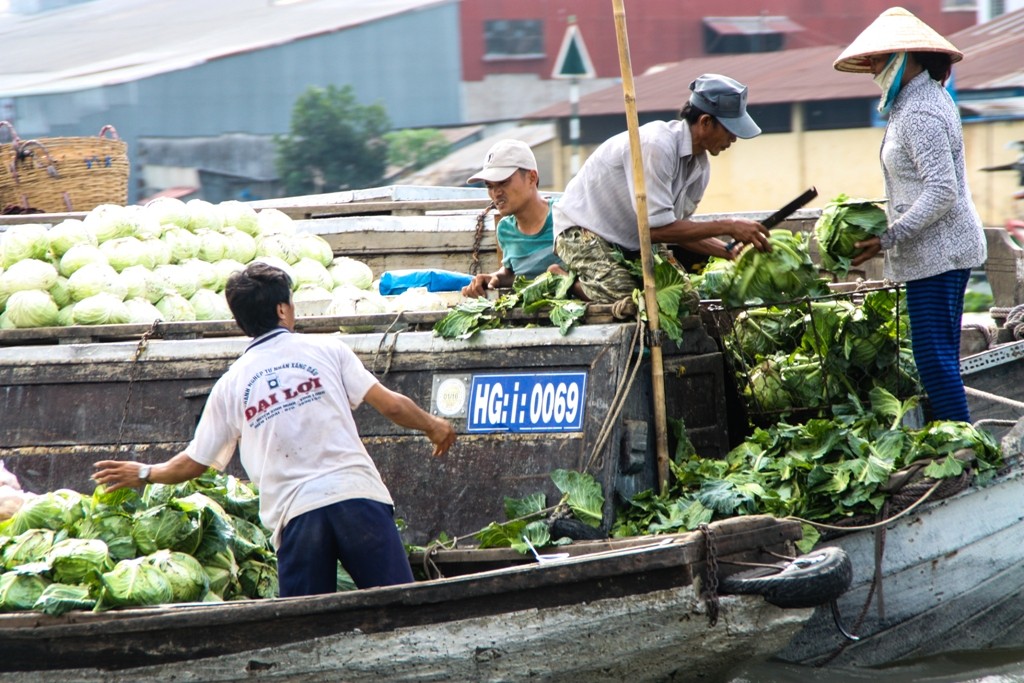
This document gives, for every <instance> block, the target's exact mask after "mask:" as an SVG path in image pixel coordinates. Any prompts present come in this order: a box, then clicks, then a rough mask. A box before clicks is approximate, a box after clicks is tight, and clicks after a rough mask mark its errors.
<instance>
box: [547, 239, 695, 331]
mask: <svg viewBox="0 0 1024 683" xmlns="http://www.w3.org/2000/svg"><path fill="white" fill-rule="evenodd" d="M654 246H655V247H656V248H657V250H658V254H659V255H660V256H662V257H663V258H664V259H665V260H667V261H669V262H670V263H672V264H674V265H675V266H676V269H677V270H679V272H680V273H682V275H683V279H684V280H685V281H686V291H685V292H684V293H683V300H682V301H681V302H680V306H679V312H680V314H684V312H685V311H689V312H690V313H694V312H696V310H697V305H698V304H699V303H700V296H699V295H698V294H697V292H696V290H694V289H693V286H692V285H691V284H690V279H689V278H688V277H687V276H686V270H685V269H684V268H682V266H680V265H679V263H678V262H677V261H676V259H675V257H673V256H672V253H671V252H670V251H669V250H668V248H667V247H665V246H664V245H661V244H658V245H654ZM555 253H556V254H557V255H558V257H559V258H560V259H562V262H563V263H564V264H565V268H566V270H569V271H571V272H573V273H574V274H575V275H576V282H577V283H578V284H579V285H580V288H581V289H582V290H583V293H584V294H585V295H586V296H587V297H588V298H589V299H590V300H591V301H593V302H594V303H599V304H610V303H614V302H616V301H618V300H620V299H623V298H626V297H631V296H632V295H633V290H634V289H642V288H643V285H642V283H641V282H639V281H638V280H637V279H636V278H635V277H633V274H632V273H631V272H630V271H629V269H628V268H626V266H624V265H622V263H620V261H619V258H618V256H617V255H616V254H622V253H623V252H622V250H621V249H619V248H618V247H616V246H614V245H612V244H611V243H610V242H608V241H607V240H605V239H604V238H603V237H600V236H598V235H595V234H594V233H592V232H591V231H589V230H587V229H586V228H581V227H578V226H574V227H571V228H569V229H567V230H566V231H565V232H563V233H561V234H560V235H558V237H556V238H555ZM625 256H626V258H628V259H631V258H636V255H633V254H627V255H625Z"/></svg>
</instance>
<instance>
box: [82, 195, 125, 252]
mask: <svg viewBox="0 0 1024 683" xmlns="http://www.w3.org/2000/svg"><path fill="white" fill-rule="evenodd" d="M82 223H84V224H85V227H86V228H87V229H88V230H90V231H92V232H93V234H95V235H96V240H97V241H98V242H99V243H100V244H103V243H104V242H106V241H107V240H113V239H117V238H118V237H134V236H135V229H136V224H135V219H134V216H133V212H132V211H131V210H130V209H129V208H128V207H126V206H120V205H119V204H100V205H99V206H97V207H96V208H94V209H93V210H91V211H90V212H89V213H87V214H86V215H85V218H84V219H82Z"/></svg>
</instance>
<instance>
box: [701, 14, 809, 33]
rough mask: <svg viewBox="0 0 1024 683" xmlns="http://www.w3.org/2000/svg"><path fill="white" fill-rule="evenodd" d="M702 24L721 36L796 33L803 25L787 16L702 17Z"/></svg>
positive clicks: (802, 28)
mask: <svg viewBox="0 0 1024 683" xmlns="http://www.w3.org/2000/svg"><path fill="white" fill-rule="evenodd" d="M704 25H705V26H707V27H708V28H710V29H712V30H713V31H714V32H715V33H717V34H718V35H721V36H740V35H746V36H752V35H762V34H765V33H797V32H799V31H803V30H804V27H803V26H801V25H800V24H798V23H796V22H795V21H792V20H790V18H789V17H783V16H756V17H704Z"/></svg>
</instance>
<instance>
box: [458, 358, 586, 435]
mask: <svg viewBox="0 0 1024 683" xmlns="http://www.w3.org/2000/svg"><path fill="white" fill-rule="evenodd" d="M586 392H587V374H586V373H585V372H547V373H537V374H521V375H473V381H472V384H471V385H470V392H469V410H468V416H467V420H466V429H467V431H470V432H578V431H581V430H582V428H583V408H584V406H585V405H586V403H585V398H586Z"/></svg>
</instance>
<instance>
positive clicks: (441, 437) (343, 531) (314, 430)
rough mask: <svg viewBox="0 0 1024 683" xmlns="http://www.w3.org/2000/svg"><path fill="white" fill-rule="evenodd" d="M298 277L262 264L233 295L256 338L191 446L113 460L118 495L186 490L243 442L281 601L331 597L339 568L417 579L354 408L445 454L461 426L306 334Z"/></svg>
mask: <svg viewBox="0 0 1024 683" xmlns="http://www.w3.org/2000/svg"><path fill="white" fill-rule="evenodd" d="M291 293H292V282H291V278H290V277H289V276H288V274H287V273H285V272H284V271H283V270H281V269H279V268H275V267H273V266H269V265H267V264H264V263H253V264H250V265H249V266H247V267H246V268H245V270H243V271H239V272H236V273H234V274H233V275H232V276H231V277H230V278H229V279H228V283H227V288H226V289H225V295H226V296H227V300H228V305H229V306H230V307H231V312H232V314H233V315H234V317H235V320H236V322H237V323H238V326H239V327H241V328H242V331H244V332H245V333H246V334H247V335H249V336H250V337H252V338H253V339H252V342H251V343H250V344H249V346H248V347H247V348H246V350H245V352H244V353H243V354H242V356H241V357H240V358H239V359H238V360H236V361H235V362H234V363H233V364H232V365H231V367H230V368H229V369H228V371H227V372H226V373H225V374H224V375H223V376H222V377H221V378H220V379H219V380H218V381H217V383H216V384H215V385H214V387H213V390H212V392H211V393H210V398H209V400H208V401H207V404H206V407H205V409H204V410H203V415H202V417H201V418H200V420H199V424H198V426H197V427H196V433H195V436H194V438H193V440H192V442H191V443H189V445H188V446H187V447H186V448H185V450H184V451H182V452H181V453H179V454H178V455H176V456H174V457H173V458H171V459H170V460H167V461H166V462H164V463H161V464H158V465H152V466H150V465H145V464H141V463H137V462H128V461H116V460H104V461H100V462H97V463H96V465H95V467H96V472H95V474H94V475H93V479H95V480H96V481H97V482H98V483H100V484H103V485H104V486H106V487H107V489H108V490H116V489H119V488H123V487H125V486H141V485H144V484H146V483H149V482H153V483H160V484H176V483H180V482H184V481H188V480H189V479H193V478H195V477H197V476H199V475H200V474H202V473H203V472H205V471H206V469H207V468H208V467H214V468H215V469H218V470H223V469H224V468H225V467H226V466H227V464H228V462H229V461H230V460H231V458H232V456H233V454H234V452H235V448H236V446H237V447H238V450H239V453H240V455H241V459H242V466H243V467H244V468H245V471H246V473H247V474H248V475H249V478H250V479H251V480H252V481H253V482H254V483H255V484H256V486H257V487H258V488H259V492H260V518H261V520H262V521H263V524H264V525H265V526H266V527H267V528H268V529H270V530H271V531H272V533H273V537H272V538H273V543H274V546H275V547H276V548H277V556H278V574H279V584H280V594H281V596H282V597H288V596H296V595H315V594H320V593H331V592H334V591H335V589H336V582H337V563H338V562H339V561H340V562H341V563H342V566H344V567H345V570H346V571H347V572H348V573H349V574H350V575H351V576H352V579H353V581H355V584H356V586H358V587H360V588H368V587H370V586H384V585H391V584H397V583H408V582H411V581H412V580H413V576H412V571H411V569H410V567H409V561H408V557H407V556H406V553H405V548H404V546H403V545H402V540H401V537H400V536H399V534H398V530H397V528H396V527H395V523H394V517H393V515H394V507H393V505H394V504H393V501H392V499H391V496H390V494H389V493H388V490H387V488H386V487H385V485H384V482H383V481H382V480H381V478H380V474H379V473H378V472H377V468H376V466H375V465H374V464H373V460H372V459H371V458H370V456H369V454H368V453H367V452H366V448H365V447H364V446H363V443H362V441H361V440H360V438H359V433H358V431H357V429H356V424H355V420H354V418H353V416H352V410H353V409H354V408H356V407H358V406H359V405H360V404H361V403H362V402H363V401H365V402H366V403H369V404H370V405H371V406H373V408H375V409H376V410H377V411H378V412H380V413H381V414H382V415H384V416H385V417H387V418H388V419H390V420H391V421H392V422H394V423H395V424H398V425H400V426H402V427H408V428H410V429H416V430H418V431H421V432H423V433H424V434H426V436H427V438H429V439H430V441H431V442H432V443H433V444H434V455H435V456H437V455H442V454H443V453H445V452H447V451H448V449H449V448H450V447H451V445H452V443H454V441H455V430H454V429H453V428H452V426H451V424H449V423H448V422H447V421H446V420H443V419H441V418H438V417H434V416H432V415H430V414H429V413H427V412H426V411H424V410H423V409H421V408H420V407H419V406H417V405H416V404H415V403H414V402H413V401H412V400H411V399H409V398H408V397H406V396H404V395H402V394H400V393H397V392H394V391H391V390H390V389H387V388H386V387H384V386H383V385H382V384H381V383H380V382H378V381H377V378H376V377H374V376H373V374H371V373H370V372H369V371H367V370H366V369H365V368H364V367H363V365H362V363H361V362H360V361H359V359H358V358H357V357H356V355H355V353H353V352H352V350H351V349H349V348H348V347H347V346H346V345H345V344H343V343H341V342H340V341H339V340H338V339H337V338H335V337H330V336H316V335H302V334H296V333H295V331H294V330H295V308H294V306H293V305H292V299H291Z"/></svg>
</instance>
